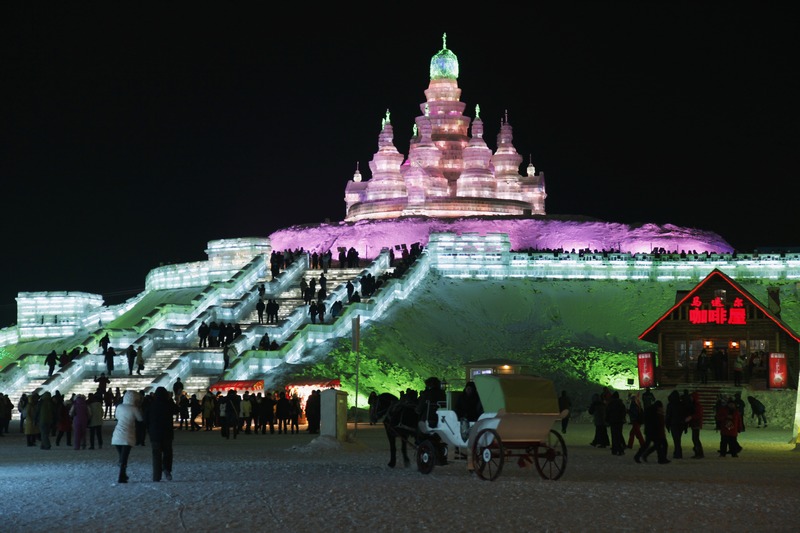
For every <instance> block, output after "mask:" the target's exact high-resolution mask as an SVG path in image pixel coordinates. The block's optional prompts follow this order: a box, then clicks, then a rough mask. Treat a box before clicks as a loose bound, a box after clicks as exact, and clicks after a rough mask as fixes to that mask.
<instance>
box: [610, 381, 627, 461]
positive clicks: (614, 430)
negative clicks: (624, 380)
mask: <svg viewBox="0 0 800 533" xmlns="http://www.w3.org/2000/svg"><path fill="white" fill-rule="evenodd" d="M626 411H627V409H626V408H625V402H623V401H622V398H620V397H619V392H618V391H614V392H613V393H611V400H610V401H609V402H608V405H607V406H606V423H608V425H609V427H610V428H611V455H625V437H624V436H623V434H622V426H624V425H625V415H626Z"/></svg>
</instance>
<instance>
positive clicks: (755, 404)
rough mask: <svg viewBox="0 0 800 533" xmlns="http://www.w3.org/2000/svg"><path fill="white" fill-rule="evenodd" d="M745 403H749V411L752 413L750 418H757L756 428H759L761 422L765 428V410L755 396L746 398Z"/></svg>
mask: <svg viewBox="0 0 800 533" xmlns="http://www.w3.org/2000/svg"><path fill="white" fill-rule="evenodd" d="M747 401H748V402H749V403H750V410H751V411H752V412H753V414H752V417H751V418H755V417H757V424H758V425H757V426H756V427H757V428H760V427H761V422H764V427H767V408H766V407H764V404H763V403H761V402H760V401H759V400H758V399H757V398H756V397H755V396H748V397H747Z"/></svg>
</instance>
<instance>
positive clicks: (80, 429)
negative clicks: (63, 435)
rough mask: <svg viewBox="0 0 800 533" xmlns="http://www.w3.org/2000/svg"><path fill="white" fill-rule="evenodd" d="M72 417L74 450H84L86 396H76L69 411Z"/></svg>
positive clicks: (87, 412)
mask: <svg viewBox="0 0 800 533" xmlns="http://www.w3.org/2000/svg"><path fill="white" fill-rule="evenodd" d="M69 414H70V416H71V417H72V441H73V443H74V448H75V449H76V450H80V449H86V428H87V427H88V426H89V405H88V404H87V403H86V396H84V395H83V394H78V396H77V397H76V398H75V401H74V402H72V408H70V411H69Z"/></svg>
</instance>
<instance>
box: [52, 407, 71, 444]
mask: <svg viewBox="0 0 800 533" xmlns="http://www.w3.org/2000/svg"><path fill="white" fill-rule="evenodd" d="M70 407H72V401H71V400H64V402H63V403H62V404H61V405H59V406H58V410H57V412H56V446H61V439H63V438H64V436H66V437H67V446H72V417H70V416H69V409H70Z"/></svg>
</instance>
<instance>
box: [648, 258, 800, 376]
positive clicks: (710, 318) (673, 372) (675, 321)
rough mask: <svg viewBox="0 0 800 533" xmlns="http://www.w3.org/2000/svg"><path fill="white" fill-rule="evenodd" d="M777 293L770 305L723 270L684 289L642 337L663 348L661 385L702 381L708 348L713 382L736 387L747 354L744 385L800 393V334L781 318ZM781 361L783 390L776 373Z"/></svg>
mask: <svg viewBox="0 0 800 533" xmlns="http://www.w3.org/2000/svg"><path fill="white" fill-rule="evenodd" d="M776 292H777V291H773V292H770V301H771V305H764V304H763V303H761V301H759V300H758V299H757V298H755V297H754V296H753V295H752V294H750V293H749V292H748V291H747V290H746V289H744V288H743V287H742V286H740V285H739V284H738V283H736V281H734V280H733V279H731V278H730V277H728V276H727V275H726V274H725V273H724V272H722V271H721V270H719V269H714V270H713V271H712V272H710V273H709V274H708V276H706V277H705V279H703V280H702V281H701V282H700V283H699V284H698V285H697V286H696V287H694V289H692V290H690V291H679V292H678V293H677V294H676V298H675V300H676V302H675V304H674V305H673V306H672V307H670V308H669V309H668V310H667V311H666V312H665V313H664V314H663V315H662V316H661V317H660V318H659V319H658V320H656V321H655V322H654V323H653V324H652V325H651V326H650V327H648V328H647V329H646V330H645V331H644V332H643V333H642V334H641V335H639V338H640V339H641V340H644V341H648V342H652V343H654V344H656V345H657V352H656V354H657V357H656V366H655V371H656V383H657V386H659V387H664V386H674V385H677V384H679V383H699V382H700V377H699V376H700V375H699V373H698V371H697V356H698V355H699V353H700V351H701V350H703V349H705V350H706V353H707V354H708V355H709V363H710V364H709V368H708V371H707V376H708V382H709V383H711V382H721V383H730V384H732V383H733V381H734V377H733V375H734V374H733V373H734V360H735V358H736V357H740V356H741V357H744V372H743V378H742V384H743V385H745V384H746V385H749V386H750V387H751V388H756V389H763V388H791V389H796V388H797V372H798V359H799V358H800V336H798V334H797V333H796V332H795V331H793V330H792V329H791V328H790V327H789V326H788V325H787V324H786V323H785V322H783V321H782V320H781V319H780V305H779V303H778V304H776V302H775V301H772V300H773V298H777V295H776V294H775V293H776ZM778 302H779V300H778ZM770 307H772V308H773V310H771V309H770ZM781 358H785V369H786V372H785V376H782V377H780V376H779V378H780V379H783V380H784V382H783V384H782V385H783V386H780V385H781V382H780V380H779V379H776V378H775V372H771V369H770V362H771V361H772V363H774V364H777V363H778V362H781V361H779V359H781ZM714 361H717V362H718V363H717V364H716V365H715V364H714ZM781 364H784V363H783V362H781ZM772 370H774V368H773V369H772ZM771 376H772V378H774V379H772V381H771V382H770V377H771Z"/></svg>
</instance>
